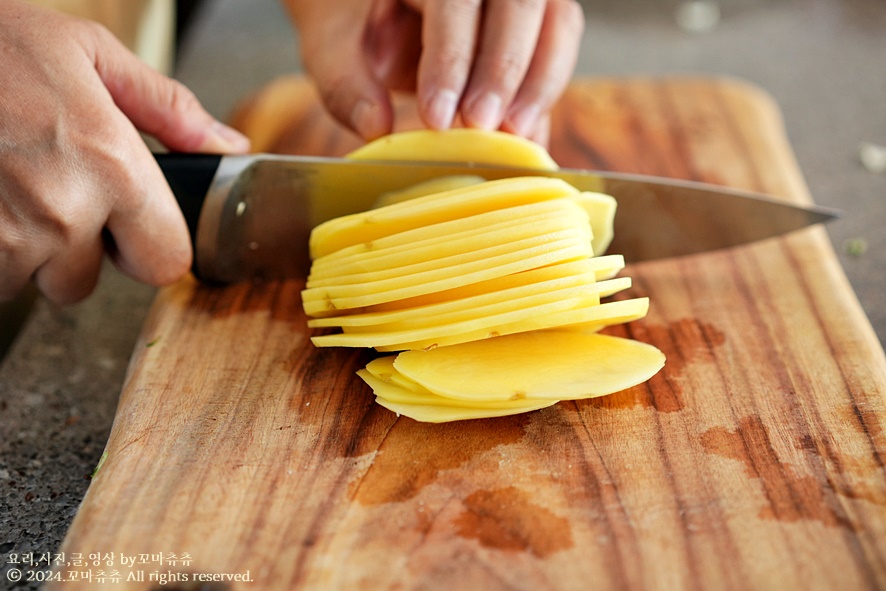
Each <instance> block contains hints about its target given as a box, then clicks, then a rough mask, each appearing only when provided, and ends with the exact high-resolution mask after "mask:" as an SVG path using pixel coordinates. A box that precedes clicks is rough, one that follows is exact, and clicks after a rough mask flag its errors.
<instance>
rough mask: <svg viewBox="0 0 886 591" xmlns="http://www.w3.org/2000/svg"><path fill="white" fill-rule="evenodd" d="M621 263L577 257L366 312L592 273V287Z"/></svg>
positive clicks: (620, 259)
mask: <svg viewBox="0 0 886 591" xmlns="http://www.w3.org/2000/svg"><path fill="white" fill-rule="evenodd" d="M624 264H625V263H624V257H623V256H621V255H607V256H603V257H593V258H589V257H588V258H580V259H577V260H574V261H569V262H564V263H558V264H555V265H547V266H542V267H537V268H535V269H530V270H528V271H522V272H520V273H512V274H510V275H504V276H502V277H495V278H494V279H489V280H487V281H480V282H477V283H471V284H469V285H464V286H462V287H456V288H453V289H448V290H445V291H437V292H433V293H429V294H425V295H422V296H416V297H414V298H405V299H402V300H396V301H393V302H387V303H384V304H378V305H375V306H369V307H368V308H367V310H366V311H367V312H381V311H387V310H403V309H408V308H417V307H420V306H426V305H429V304H435V303H440V302H450V301H454V300H462V299H464V298H468V297H473V296H477V295H482V294H488V293H493V292H497V291H501V290H505V289H511V288H513V287H519V286H522V285H533V284H540V283H544V282H547V281H551V280H555V279H563V278H566V277H571V276H575V275H582V276H584V275H585V274H586V273H593V274H594V275H593V281H591V280H590V277H587V279H588V281H587V283H588V284H591V283H593V282H594V281H602V280H604V279H608V278H610V277H614V276H615V275H616V274H617V273H618V271H619V270H621V269H623V268H624Z"/></svg>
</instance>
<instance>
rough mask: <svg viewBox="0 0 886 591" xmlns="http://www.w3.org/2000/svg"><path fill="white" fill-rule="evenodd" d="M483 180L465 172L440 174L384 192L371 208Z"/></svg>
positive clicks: (474, 183)
mask: <svg viewBox="0 0 886 591" xmlns="http://www.w3.org/2000/svg"><path fill="white" fill-rule="evenodd" d="M483 182H486V179H485V178H483V177H482V176H476V175H469V174H465V175H451V176H442V177H439V178H436V179H431V180H429V181H425V182H423V183H418V184H416V185H413V186H411V187H408V188H406V189H401V190H399V191H391V192H390V193H385V194H384V195H381V196H380V197H379V198H378V199H377V200H376V201H375V205H374V206H373V208H374V209H378V208H379V207H384V206H385V205H393V204H394V203H402V202H403V201H409V200H410V199H415V198H416V197H424V196H425V195H432V194H434V193H442V192H443V191H453V190H455V189H463V188H465V187H470V186H471V185H479V184H480V183H483Z"/></svg>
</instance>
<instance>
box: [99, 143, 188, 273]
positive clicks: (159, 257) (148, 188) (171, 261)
mask: <svg viewBox="0 0 886 591" xmlns="http://www.w3.org/2000/svg"><path fill="white" fill-rule="evenodd" d="M149 158H150V155H149V154H147V153H145V154H143V155H142V158H140V159H134V160H135V161H138V160H141V161H145V160H148V159H149ZM130 182H131V183H132V184H131V186H130V187H129V190H128V191H127V192H126V193H125V194H123V195H121V198H120V199H117V200H116V201H115V202H114V204H113V206H112V208H111V210H110V211H109V212H108V216H107V221H106V222H105V227H106V228H107V230H108V232H109V233H110V235H111V237H112V238H113V248H112V249H110V250H109V255H110V257H111V260H113V261H114V263H115V264H116V265H117V267H119V268H120V269H121V270H122V271H123V272H124V273H126V274H127V275H129V276H130V277H133V278H135V279H137V280H139V281H142V282H144V283H148V284H150V285H156V286H161V285H167V284H169V283H172V282H173V281H175V280H177V279H179V278H180V277H182V276H183V275H184V274H186V273H187V272H188V270H189V269H190V267H191V262H192V256H193V255H192V252H191V242H190V237H189V234H188V228H187V224H186V223H185V220H184V217H183V216H182V213H181V211H180V209H179V207H178V204H177V203H176V201H175V198H174V197H173V196H172V193H170V191H169V188H168V186H167V184H166V181H165V180H164V178H163V176H162V174H161V173H160V172H159V170H158V169H157V168H156V167H155V166H144V167H142V168H141V173H140V174H134V175H133V176H132V177H131V179H130Z"/></svg>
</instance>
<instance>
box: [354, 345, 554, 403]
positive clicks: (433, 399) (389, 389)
mask: <svg viewBox="0 0 886 591" xmlns="http://www.w3.org/2000/svg"><path fill="white" fill-rule="evenodd" d="M392 359H393V358H392ZM357 375H358V376H360V378H361V379H362V380H363V381H364V382H366V383H367V384H368V385H369V387H371V388H372V391H373V393H375V395H376V396H378V397H379V398H383V399H384V400H386V401H389V402H395V403H399V404H409V405H422V406H447V407H463V408H477V409H521V410H524V411H525V410H535V409H536V408H538V407H539V402H543V403H544V406H549V405H550V404H551V403H556V402H557V401H556V400H554V401H549V400H544V401H540V400H456V399H455V398H446V397H445V396H437V395H436V394H434V393H432V392H431V391H430V390H427V389H426V388H423V390H424V391H423V392H418V391H415V390H411V389H409V388H406V387H403V386H401V385H400V384H399V383H397V382H396V381H394V380H392V379H384V378H380V377H378V376H377V375H375V374H374V373H373V372H371V371H369V369H368V366H367V368H366V369H361V370H358V371H357ZM398 375H399V374H398ZM401 379H405V378H402V377H401Z"/></svg>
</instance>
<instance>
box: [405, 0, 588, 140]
mask: <svg viewBox="0 0 886 591" xmlns="http://www.w3.org/2000/svg"><path fill="white" fill-rule="evenodd" d="M407 1H408V3H409V4H410V5H411V6H413V7H415V9H416V10H420V11H421V12H422V16H423V18H424V23H423V36H424V46H423V53H422V57H421V62H420V64H419V73H418V89H417V94H418V103H419V111H420V114H421V116H422V118H423V120H424V121H425V123H426V124H427V125H428V126H429V127H432V128H436V129H446V128H448V127H450V126H451V125H452V123H453V120H454V119H455V116H456V114H460V115H461V118H462V120H463V122H464V123H465V124H466V125H467V126H469V127H477V128H481V129H498V128H502V129H505V130H507V131H512V132H514V133H518V134H520V135H524V136H533V135H536V134H542V135H543V134H544V131H543V130H536V127H537V126H539V125H543V121H542V120H543V118H544V116H545V115H546V113H547V112H548V111H549V110H550V108H551V107H552V106H553V104H554V103H555V102H556V100H557V98H559V96H560V95H561V94H562V92H563V90H564V89H565V87H566V85H567V84H568V81H569V79H570V77H571V75H572V72H573V70H574V68H575V64H576V60H577V56H578V50H579V45H580V42H581V37H582V34H583V31H584V14H583V12H582V9H581V6H580V5H579V4H578V3H577V2H575V0H486V1H485V2H483V1H482V0H407Z"/></svg>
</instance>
